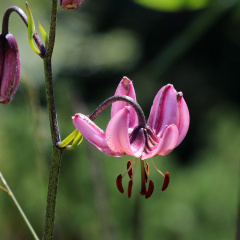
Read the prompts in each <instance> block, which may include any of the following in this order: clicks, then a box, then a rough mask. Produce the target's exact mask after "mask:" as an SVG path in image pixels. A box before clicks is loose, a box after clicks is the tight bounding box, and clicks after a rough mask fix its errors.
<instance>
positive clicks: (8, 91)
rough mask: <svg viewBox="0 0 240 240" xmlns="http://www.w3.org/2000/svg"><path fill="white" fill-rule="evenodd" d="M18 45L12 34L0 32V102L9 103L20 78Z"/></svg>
mask: <svg viewBox="0 0 240 240" xmlns="http://www.w3.org/2000/svg"><path fill="white" fill-rule="evenodd" d="M20 70H21V65H20V58H19V52H18V45H17V42H16V40H15V38H14V37H13V35H12V34H10V33H8V34H7V35H6V36H3V35H2V34H0V103H3V104H7V103H9V102H10V101H11V100H12V99H13V97H14V95H15V93H16V91H17V87H18V84H19V78H20Z"/></svg>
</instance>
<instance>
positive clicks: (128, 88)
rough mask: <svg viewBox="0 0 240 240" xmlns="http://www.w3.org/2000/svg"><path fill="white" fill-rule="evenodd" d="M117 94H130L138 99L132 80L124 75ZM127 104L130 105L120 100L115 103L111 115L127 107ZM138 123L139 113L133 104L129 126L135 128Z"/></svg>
mask: <svg viewBox="0 0 240 240" xmlns="http://www.w3.org/2000/svg"><path fill="white" fill-rule="evenodd" d="M115 95H125V96H129V97H131V98H132V99H134V100H135V101H136V94H135V90H134V87H133V84H132V81H131V80H130V79H129V78H127V77H123V78H122V80H121V81H120V83H119V85H118V87H117V90H116V92H115ZM126 106H130V105H129V104H128V103H126V102H123V101H118V102H115V103H113V104H112V110H111V117H113V116H114V115H115V114H116V113H117V112H118V111H120V110H121V109H123V108H125V107H126ZM137 124H138V118H137V114H136V112H135V110H134V108H133V107H132V106H130V120H129V127H130V128H135V127H136V126H137Z"/></svg>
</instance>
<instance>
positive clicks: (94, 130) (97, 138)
mask: <svg viewBox="0 0 240 240" xmlns="http://www.w3.org/2000/svg"><path fill="white" fill-rule="evenodd" d="M73 124H74V126H75V127H76V128H77V129H78V131H80V132H81V134H82V135H83V137H85V138H86V139H87V140H88V141H89V142H90V143H92V144H93V145H95V146H96V147H97V148H98V149H99V150H100V151H101V152H103V153H105V154H107V155H110V156H115V157H118V156H122V155H123V154H122V153H120V152H115V151H112V150H111V149H110V148H109V146H108V144H107V142H106V137H105V133H104V131H103V130H102V129H100V128H99V127H98V126H97V125H96V124H95V123H94V122H93V121H91V120H90V119H89V118H88V117H87V116H85V115H83V114H81V113H78V114H75V116H74V117H73Z"/></svg>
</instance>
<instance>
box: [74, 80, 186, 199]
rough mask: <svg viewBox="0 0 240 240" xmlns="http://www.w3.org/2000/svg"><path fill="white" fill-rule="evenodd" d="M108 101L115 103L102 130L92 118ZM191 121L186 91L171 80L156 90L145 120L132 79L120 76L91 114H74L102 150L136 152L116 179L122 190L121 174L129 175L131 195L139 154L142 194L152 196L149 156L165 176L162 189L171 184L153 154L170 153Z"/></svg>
mask: <svg viewBox="0 0 240 240" xmlns="http://www.w3.org/2000/svg"><path fill="white" fill-rule="evenodd" d="M109 105H112V109H111V119H110V121H109V123H108V125H107V128H106V131H103V130H102V129H100V128H99V127H98V126H97V125H96V124H95V123H94V122H93V121H94V120H95V118H96V117H97V116H98V115H99V114H100V113H101V112H102V111H103V110H104V109H105V108H106V107H107V106H109ZM189 122H190V118H189V111H188V107H187V104H186V102H185V100H184V98H183V94H182V93H181V92H177V91H176V90H175V89H174V87H173V85H171V84H167V85H166V86H164V87H162V88H161V89H160V90H159V92H158V93H157V95H156V97H155V99H154V101H153V105H152V107H151V111H150V115H149V119H148V121H147V122H146V120H145V116H144V114H143V112H142V109H141V107H140V106H139V105H138V103H137V102H136V94H135V91H134V87H133V85H132V82H131V80H130V79H128V78H127V77H124V78H123V79H122V80H121V82H120V83H119V85H118V87H117V90H116V92H115V95H114V96H113V97H110V98H109V99H107V100H105V101H104V102H103V103H102V104H101V105H100V106H99V107H98V108H97V109H96V110H95V111H94V113H93V114H92V115H90V116H89V117H88V116H85V115H83V114H81V113H78V114H76V115H75V116H74V117H73V124H74V125H75V127H76V128H77V129H78V130H79V131H80V132H81V133H82V135H83V137H85V138H86V139H87V140H88V141H89V142H91V143H92V144H93V145H95V146H96V147H97V148H98V149H99V150H100V151H102V152H103V153H105V154H107V155H111V156H115V157H119V156H123V155H130V156H134V159H133V161H132V162H131V161H128V163H127V171H126V172H125V173H124V174H123V175H121V174H120V175H119V176H118V177H117V180H116V184H117V188H118V190H119V191H120V192H121V193H123V192H124V189H123V186H122V178H123V177H124V176H125V175H129V177H130V181H129V183H128V197H129V198H130V197H131V193H132V186H133V176H134V172H135V169H136V166H137V161H138V158H140V159H141V161H140V162H141V192H140V194H141V195H144V196H145V198H149V197H150V196H151V195H152V193H153V190H154V183H153V181H152V180H149V165H148V163H147V162H146V159H148V158H151V159H152V162H153V165H154V168H155V169H156V170H157V171H158V172H159V173H160V174H161V175H162V176H163V177H164V181H163V186H162V191H164V190H165V189H166V188H167V187H168V185H169V182H170V174H169V173H168V172H166V173H165V174H163V173H162V172H161V171H160V170H159V169H158V168H157V166H156V165H155V163H154V161H153V157H155V156H157V155H163V156H164V155H167V154H169V153H170V152H171V151H172V150H173V149H174V148H175V147H177V146H178V145H179V144H180V143H181V142H182V140H183V139H184V137H185V136H186V134H187V131H188V127H189ZM133 166H134V170H133ZM147 183H148V189H147V188H146V184H147Z"/></svg>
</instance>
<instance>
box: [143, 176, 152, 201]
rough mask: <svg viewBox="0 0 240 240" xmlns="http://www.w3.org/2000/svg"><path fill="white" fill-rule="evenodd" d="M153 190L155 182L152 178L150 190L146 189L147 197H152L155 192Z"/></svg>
mask: <svg viewBox="0 0 240 240" xmlns="http://www.w3.org/2000/svg"><path fill="white" fill-rule="evenodd" d="M153 190H154V183H153V181H152V180H150V181H149V186H148V190H147V191H146V194H145V198H146V199H147V198H149V197H151V195H152V193H153Z"/></svg>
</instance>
